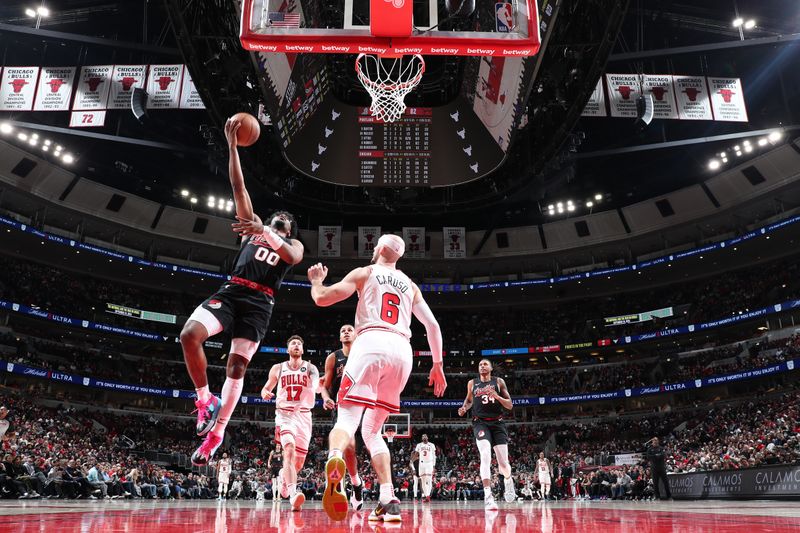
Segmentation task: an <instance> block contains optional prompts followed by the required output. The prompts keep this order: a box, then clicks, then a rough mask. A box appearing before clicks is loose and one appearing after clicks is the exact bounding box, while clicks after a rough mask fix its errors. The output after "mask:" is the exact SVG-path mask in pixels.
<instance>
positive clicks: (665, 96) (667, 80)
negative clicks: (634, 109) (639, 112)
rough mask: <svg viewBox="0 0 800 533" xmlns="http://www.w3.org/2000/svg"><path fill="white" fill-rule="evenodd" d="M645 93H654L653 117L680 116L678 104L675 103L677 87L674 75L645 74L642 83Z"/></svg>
mask: <svg viewBox="0 0 800 533" xmlns="http://www.w3.org/2000/svg"><path fill="white" fill-rule="evenodd" d="M642 89H643V90H644V94H652V95H653V118H668V119H677V118H678V106H677V104H676V103H675V88H674V87H673V85H672V76H670V75H669V74H665V75H648V74H645V76H644V82H643V83H642Z"/></svg>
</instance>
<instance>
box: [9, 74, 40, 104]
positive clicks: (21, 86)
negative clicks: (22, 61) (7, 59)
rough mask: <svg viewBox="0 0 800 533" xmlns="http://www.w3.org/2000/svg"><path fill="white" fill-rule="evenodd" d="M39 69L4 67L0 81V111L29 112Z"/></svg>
mask: <svg viewBox="0 0 800 533" xmlns="http://www.w3.org/2000/svg"><path fill="white" fill-rule="evenodd" d="M38 79H39V67H5V68H4V69H3V77H2V79H0V111H30V110H31V109H32V108H33V97H34V95H35V94H36V82H37V80H38Z"/></svg>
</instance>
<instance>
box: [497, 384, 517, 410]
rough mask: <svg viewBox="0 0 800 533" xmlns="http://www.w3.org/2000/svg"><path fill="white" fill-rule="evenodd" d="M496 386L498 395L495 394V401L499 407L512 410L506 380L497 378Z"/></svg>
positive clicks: (512, 403) (512, 405)
mask: <svg viewBox="0 0 800 533" xmlns="http://www.w3.org/2000/svg"><path fill="white" fill-rule="evenodd" d="M497 385H498V388H499V389H500V391H499V394H497V401H498V402H500V405H502V406H503V407H504V408H506V409H508V410H509V411H510V410H511V409H513V408H514V402H512V401H511V395H510V394H509V393H508V387H506V380H504V379H503V378H497Z"/></svg>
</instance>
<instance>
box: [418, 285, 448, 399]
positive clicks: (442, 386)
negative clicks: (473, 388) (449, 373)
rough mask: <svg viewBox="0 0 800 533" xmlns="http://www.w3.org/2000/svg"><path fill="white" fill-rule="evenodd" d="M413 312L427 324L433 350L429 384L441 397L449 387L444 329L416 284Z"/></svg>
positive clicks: (429, 344)
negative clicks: (445, 368) (443, 341)
mask: <svg viewBox="0 0 800 533" xmlns="http://www.w3.org/2000/svg"><path fill="white" fill-rule="evenodd" d="M411 312H412V313H414V316H415V317H417V320H419V321H420V322H422V325H423V326H425V333H426V334H427V337H428V347H429V348H430V350H431V358H432V359H433V366H432V367H431V372H430V375H429V377H428V385H433V395H434V396H436V397H437V398H441V397H442V396H444V391H445V390H446V389H447V377H446V376H445V375H444V363H443V361H442V329H441V328H440V327H439V322H437V321H436V317H435V316H433V312H432V311H431V308H430V307H428V302H426V301H425V298H423V297H422V293H421V292H420V290H419V287H417V286H416V285H414V300H413V304H412V308H411Z"/></svg>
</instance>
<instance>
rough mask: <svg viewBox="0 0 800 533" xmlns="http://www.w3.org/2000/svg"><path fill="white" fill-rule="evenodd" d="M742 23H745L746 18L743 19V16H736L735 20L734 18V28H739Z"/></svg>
mask: <svg viewBox="0 0 800 533" xmlns="http://www.w3.org/2000/svg"><path fill="white" fill-rule="evenodd" d="M742 24H744V19H743V18H741V17H739V18H736V19H734V20H733V27H734V28H738V27H739V26H741V25H742Z"/></svg>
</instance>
